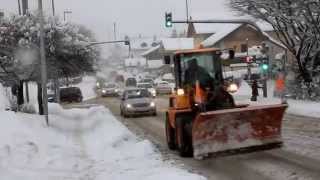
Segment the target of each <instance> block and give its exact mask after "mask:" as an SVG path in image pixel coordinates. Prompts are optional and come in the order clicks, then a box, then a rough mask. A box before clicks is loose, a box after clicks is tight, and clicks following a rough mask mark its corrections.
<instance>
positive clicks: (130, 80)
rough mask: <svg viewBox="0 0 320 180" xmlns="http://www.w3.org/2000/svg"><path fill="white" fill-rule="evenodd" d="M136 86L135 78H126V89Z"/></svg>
mask: <svg viewBox="0 0 320 180" xmlns="http://www.w3.org/2000/svg"><path fill="white" fill-rule="evenodd" d="M136 86H137V80H136V78H128V79H127V80H126V87H136Z"/></svg>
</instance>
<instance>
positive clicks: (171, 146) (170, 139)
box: [166, 115, 176, 150]
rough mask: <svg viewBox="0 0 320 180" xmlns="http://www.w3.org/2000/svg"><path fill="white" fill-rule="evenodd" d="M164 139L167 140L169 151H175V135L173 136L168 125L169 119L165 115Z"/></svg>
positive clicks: (171, 129)
mask: <svg viewBox="0 0 320 180" xmlns="http://www.w3.org/2000/svg"><path fill="white" fill-rule="evenodd" d="M166 138H167V144H168V147H169V149H170V150H175V149H176V141H175V135H174V129H173V128H172V127H171V125H170V123H169V117H168V115H166Z"/></svg>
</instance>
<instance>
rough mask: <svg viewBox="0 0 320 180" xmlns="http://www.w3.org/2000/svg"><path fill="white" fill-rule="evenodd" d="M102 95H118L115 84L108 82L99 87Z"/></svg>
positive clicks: (117, 88)
mask: <svg viewBox="0 0 320 180" xmlns="http://www.w3.org/2000/svg"><path fill="white" fill-rule="evenodd" d="M101 96H102V97H109V96H119V87H118V86H117V85H116V84H108V85H106V87H104V88H102V89H101Z"/></svg>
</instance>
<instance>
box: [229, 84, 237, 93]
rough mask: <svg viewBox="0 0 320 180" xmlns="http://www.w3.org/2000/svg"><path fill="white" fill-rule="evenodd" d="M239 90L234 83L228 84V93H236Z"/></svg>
mask: <svg viewBox="0 0 320 180" xmlns="http://www.w3.org/2000/svg"><path fill="white" fill-rule="evenodd" d="M238 89H239V87H238V85H237V84H235V83H231V84H229V86H228V88H227V91H228V92H230V93H235V92H237V91H238Z"/></svg>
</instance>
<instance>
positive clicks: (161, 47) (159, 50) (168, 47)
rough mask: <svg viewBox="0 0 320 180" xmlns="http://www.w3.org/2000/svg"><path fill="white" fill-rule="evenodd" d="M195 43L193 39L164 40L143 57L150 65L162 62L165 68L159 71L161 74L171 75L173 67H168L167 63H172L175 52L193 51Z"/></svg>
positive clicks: (143, 54)
mask: <svg viewBox="0 0 320 180" xmlns="http://www.w3.org/2000/svg"><path fill="white" fill-rule="evenodd" d="M193 41H194V40H193V38H162V39H161V40H160V43H159V44H158V45H157V46H155V47H152V48H150V49H149V50H147V51H145V52H144V53H142V54H141V55H142V56H143V57H145V58H146V59H147V62H148V63H149V64H153V62H154V61H157V62H160V61H161V62H162V64H163V66H162V67H161V69H159V71H160V72H161V74H163V73H169V72H171V66H170V65H166V64H165V61H169V62H171V63H172V59H173V55H174V52H176V51H178V50H183V49H193V48H194V43H193ZM158 73H159V72H158Z"/></svg>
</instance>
